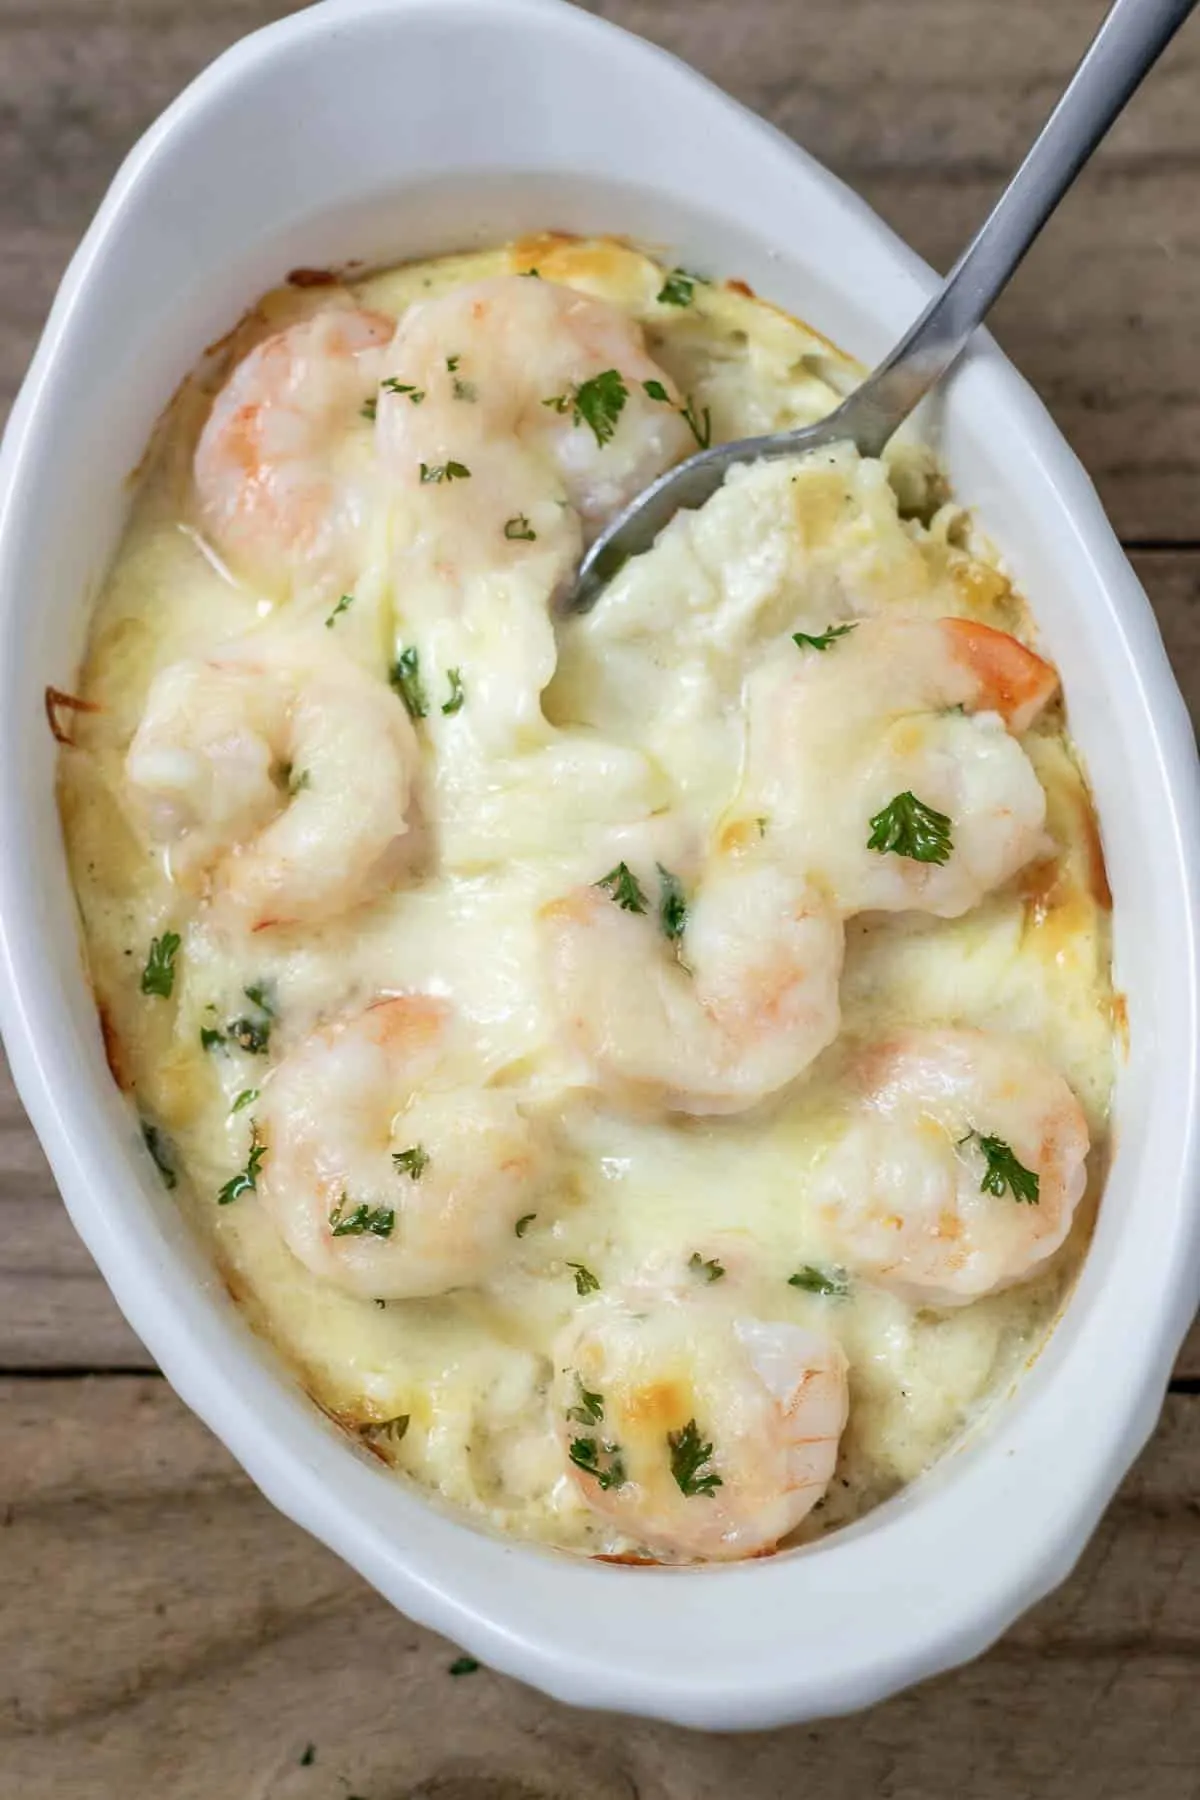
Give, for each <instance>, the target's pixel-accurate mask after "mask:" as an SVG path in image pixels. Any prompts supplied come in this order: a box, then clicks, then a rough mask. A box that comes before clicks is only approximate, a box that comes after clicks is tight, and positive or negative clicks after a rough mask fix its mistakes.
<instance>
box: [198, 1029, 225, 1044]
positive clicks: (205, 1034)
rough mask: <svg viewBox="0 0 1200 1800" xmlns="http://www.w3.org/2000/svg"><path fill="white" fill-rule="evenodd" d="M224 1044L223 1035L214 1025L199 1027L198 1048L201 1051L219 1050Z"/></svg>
mask: <svg viewBox="0 0 1200 1800" xmlns="http://www.w3.org/2000/svg"><path fill="white" fill-rule="evenodd" d="M224 1042H225V1033H224V1032H223V1031H218V1030H217V1028H216V1026H215V1025H202V1026H201V1027H200V1048H201V1049H202V1050H219V1049H220V1048H221V1046H222V1045H223V1044H224Z"/></svg>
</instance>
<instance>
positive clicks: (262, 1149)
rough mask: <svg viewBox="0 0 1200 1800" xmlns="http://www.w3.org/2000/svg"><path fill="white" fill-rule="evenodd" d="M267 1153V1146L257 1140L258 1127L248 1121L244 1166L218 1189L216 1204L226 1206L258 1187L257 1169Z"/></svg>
mask: <svg viewBox="0 0 1200 1800" xmlns="http://www.w3.org/2000/svg"><path fill="white" fill-rule="evenodd" d="M266 1154H267V1146H266V1145H265V1144H260V1143H259V1141H258V1127H257V1126H256V1125H255V1124H254V1122H253V1120H251V1122H250V1154H249V1156H248V1157H247V1158H246V1166H245V1168H244V1169H239V1170H238V1172H237V1174H236V1175H234V1176H232V1177H231V1178H230V1180H228V1181H227V1182H226V1183H225V1186H224V1187H223V1188H221V1189H219V1190H218V1193H217V1205H218V1206H228V1205H229V1203H230V1201H231V1200H240V1199H241V1197H242V1195H243V1194H253V1193H254V1191H255V1190H256V1188H257V1187H258V1171H259V1169H260V1168H261V1167H262V1159H263V1157H264V1156H265V1155H266Z"/></svg>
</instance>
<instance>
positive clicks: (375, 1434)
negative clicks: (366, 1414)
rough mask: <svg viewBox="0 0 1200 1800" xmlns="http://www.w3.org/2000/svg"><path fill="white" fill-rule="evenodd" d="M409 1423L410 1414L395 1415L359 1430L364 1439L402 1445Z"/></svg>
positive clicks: (361, 1427) (379, 1301)
mask: <svg viewBox="0 0 1200 1800" xmlns="http://www.w3.org/2000/svg"><path fill="white" fill-rule="evenodd" d="M375 1304H376V1306H382V1305H383V1304H384V1302H383V1301H382V1300H377V1301H376V1302H375ZM411 1422H412V1414H411V1413H397V1414H396V1417H395V1418H394V1419H379V1420H377V1421H373V1422H372V1423H371V1424H369V1425H360V1426H359V1430H360V1432H361V1433H362V1435H363V1436H364V1437H368V1438H386V1439H387V1440H388V1442H389V1444H400V1443H403V1441H404V1438H405V1435H406V1434H407V1432H408V1428H409V1425H410V1424H411Z"/></svg>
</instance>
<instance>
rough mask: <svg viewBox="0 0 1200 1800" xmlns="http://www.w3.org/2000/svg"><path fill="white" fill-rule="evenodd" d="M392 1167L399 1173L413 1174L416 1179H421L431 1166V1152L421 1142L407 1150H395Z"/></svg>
mask: <svg viewBox="0 0 1200 1800" xmlns="http://www.w3.org/2000/svg"><path fill="white" fill-rule="evenodd" d="M392 1167H393V1168H394V1169H395V1171H396V1173H397V1175H411V1176H412V1178H413V1180H414V1181H420V1179H421V1177H422V1175H423V1174H424V1173H425V1171H426V1169H427V1168H428V1167H429V1152H428V1150H426V1149H425V1148H424V1146H423V1145H421V1144H413V1145H411V1146H410V1148H409V1149H407V1150H393V1151H392Z"/></svg>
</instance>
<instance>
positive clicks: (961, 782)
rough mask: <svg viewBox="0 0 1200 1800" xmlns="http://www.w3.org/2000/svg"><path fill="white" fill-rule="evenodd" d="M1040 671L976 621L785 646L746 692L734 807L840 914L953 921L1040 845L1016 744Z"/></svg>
mask: <svg viewBox="0 0 1200 1800" xmlns="http://www.w3.org/2000/svg"><path fill="white" fill-rule="evenodd" d="M1057 686H1058V677H1057V675H1056V673H1055V671H1054V670H1053V669H1052V668H1051V667H1050V665H1049V664H1048V663H1045V662H1043V661H1042V659H1041V658H1040V657H1039V656H1036V655H1035V654H1034V653H1033V651H1032V650H1027V649H1026V648H1025V646H1024V645H1023V644H1021V643H1018V641H1017V640H1016V639H1015V638H1013V637H1009V636H1008V635H1007V634H1006V633H1005V632H1001V631H995V630H993V629H992V628H991V627H990V626H987V625H978V624H975V623H974V622H973V621H971V620H969V619H952V618H946V619H936V620H930V619H911V618H910V619H894V620H882V619H875V620H861V621H859V622H858V623H857V624H852V625H847V626H843V627H841V628H840V629H839V630H838V632H837V633H836V634H834V635H833V637H832V639H831V640H829V639H827V640H826V642H825V645H824V648H823V649H822V648H818V647H815V645H814V641H813V640H812V639H809V640H807V641H803V640H802V641H801V643H800V645H799V647H798V648H793V646H792V645H789V646H788V647H787V653H786V657H784V658H779V657H776V658H774V659H773V660H772V661H771V662H770V663H769V664H767V665H764V667H763V668H762V669H760V670H759V671H758V672H757V674H756V675H755V677H754V678H753V679H752V681H751V683H750V701H749V715H750V742H749V752H748V772H747V781H746V788H745V792H744V795H743V805H744V806H745V808H746V810H747V811H748V812H749V813H752V814H755V815H758V816H760V817H762V818H764V819H765V820H766V821H767V827H766V828H767V830H768V832H769V834H770V835H771V839H772V841H773V842H775V841H778V842H780V843H781V844H782V845H785V846H786V851H785V854H787V855H788V856H789V857H791V858H793V859H794V860H795V861H796V863H797V865H798V866H802V867H804V868H806V869H807V870H808V871H809V872H810V873H811V874H813V875H814V876H815V877H817V878H819V879H821V880H823V881H824V882H826V883H827V884H828V886H829V888H830V890H831V892H832V894H833V896H834V899H835V901H836V903H837V905H838V907H839V909H840V910H841V911H842V913H843V914H846V915H848V914H850V913H854V912H861V911H865V910H879V911H885V912H895V911H907V910H910V909H911V910H915V911H920V912H930V913H934V914H936V915H937V916H938V917H939V918H956V917H958V915H959V914H961V913H964V912H967V911H969V910H970V908H971V907H973V906H975V905H977V904H978V902H979V901H980V900H981V899H982V898H983V896H984V895H985V894H986V893H988V892H989V891H990V890H991V889H992V888H995V887H998V886H999V885H1000V884H1001V883H1003V882H1005V881H1007V880H1008V879H1009V877H1010V876H1012V875H1014V874H1015V873H1016V872H1017V870H1018V869H1020V868H1022V867H1023V866H1024V864H1025V863H1027V862H1028V861H1030V859H1031V858H1032V857H1034V856H1036V855H1037V854H1038V853H1039V852H1040V851H1041V850H1042V848H1043V847H1044V844H1045V839H1044V835H1043V826H1044V823H1045V817H1046V797H1045V795H1044V793H1043V792H1042V788H1041V784H1040V783H1039V781H1038V778H1037V776H1036V774H1035V773H1034V770H1033V767H1032V764H1031V763H1030V761H1029V759H1028V757H1027V756H1026V755H1025V753H1024V751H1023V750H1022V748H1021V746H1020V744H1019V743H1018V742H1017V738H1016V735H1014V734H1019V733H1021V732H1022V731H1024V730H1026V729H1027V728H1028V726H1029V725H1030V724H1031V723H1032V722H1033V720H1034V718H1035V717H1036V716H1037V714H1038V712H1039V711H1040V710H1041V708H1042V707H1043V706H1045V705H1046V703H1047V701H1048V700H1049V699H1050V698H1051V697H1052V695H1053V694H1054V693H1055V691H1056V689H1057Z"/></svg>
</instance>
